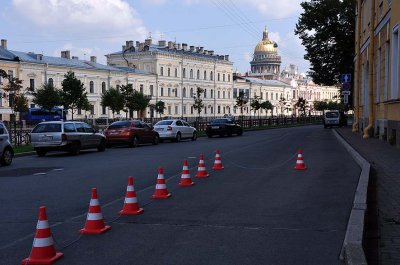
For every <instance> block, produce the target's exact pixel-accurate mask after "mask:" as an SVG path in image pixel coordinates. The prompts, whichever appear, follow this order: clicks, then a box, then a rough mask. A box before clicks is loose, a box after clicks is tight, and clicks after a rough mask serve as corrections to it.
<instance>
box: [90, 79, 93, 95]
mask: <svg viewBox="0 0 400 265" xmlns="http://www.w3.org/2000/svg"><path fill="white" fill-rule="evenodd" d="M89 92H90V93H94V82H93V81H90V83H89Z"/></svg>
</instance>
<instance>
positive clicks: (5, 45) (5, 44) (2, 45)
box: [1, 39, 7, 49]
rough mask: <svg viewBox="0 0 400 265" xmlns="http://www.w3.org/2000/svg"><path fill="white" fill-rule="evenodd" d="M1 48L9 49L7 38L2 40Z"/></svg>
mask: <svg viewBox="0 0 400 265" xmlns="http://www.w3.org/2000/svg"><path fill="white" fill-rule="evenodd" d="M1 48H3V49H7V40H5V39H2V40H1Z"/></svg>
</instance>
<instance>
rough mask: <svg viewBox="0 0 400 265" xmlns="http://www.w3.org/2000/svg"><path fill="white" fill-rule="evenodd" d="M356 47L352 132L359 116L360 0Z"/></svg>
mask: <svg viewBox="0 0 400 265" xmlns="http://www.w3.org/2000/svg"><path fill="white" fill-rule="evenodd" d="M356 38H357V47H356V49H357V50H356V71H355V73H356V75H355V80H354V96H355V98H356V102H354V103H355V107H356V109H355V112H354V123H353V132H357V131H358V120H359V117H360V90H361V89H360V86H361V80H360V79H361V78H360V76H361V72H360V69H361V54H360V49H361V0H358V1H357V37H356Z"/></svg>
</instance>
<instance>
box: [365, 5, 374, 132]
mask: <svg viewBox="0 0 400 265" xmlns="http://www.w3.org/2000/svg"><path fill="white" fill-rule="evenodd" d="M370 20H371V22H370V23H371V24H370V31H369V43H370V44H369V50H368V64H369V69H368V70H369V71H368V75H369V78H368V88H369V91H368V98H369V100H368V110H369V112H368V127H367V128H365V129H364V135H363V138H364V139H367V138H369V137H370V134H369V132H370V131H371V130H373V128H374V119H375V116H374V78H373V74H374V49H375V41H374V29H375V0H371V19H370Z"/></svg>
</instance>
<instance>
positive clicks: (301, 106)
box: [295, 97, 307, 116]
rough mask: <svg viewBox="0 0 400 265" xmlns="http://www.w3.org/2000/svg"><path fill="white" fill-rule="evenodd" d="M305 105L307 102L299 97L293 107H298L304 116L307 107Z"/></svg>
mask: <svg viewBox="0 0 400 265" xmlns="http://www.w3.org/2000/svg"><path fill="white" fill-rule="evenodd" d="M306 104H307V101H306V100H305V99H304V98H302V97H300V98H299V99H298V100H297V102H296V104H295V106H296V107H298V108H299V109H300V111H302V112H303V114H304V116H306V107H307V105H306Z"/></svg>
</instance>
